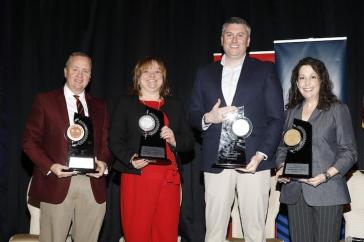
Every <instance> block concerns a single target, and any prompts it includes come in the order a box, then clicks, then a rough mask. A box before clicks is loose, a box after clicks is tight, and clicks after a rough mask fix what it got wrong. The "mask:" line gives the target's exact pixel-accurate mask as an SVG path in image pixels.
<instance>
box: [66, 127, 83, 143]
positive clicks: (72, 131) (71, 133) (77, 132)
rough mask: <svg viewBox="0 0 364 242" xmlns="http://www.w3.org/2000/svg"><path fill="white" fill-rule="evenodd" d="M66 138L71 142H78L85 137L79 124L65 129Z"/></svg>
mask: <svg viewBox="0 0 364 242" xmlns="http://www.w3.org/2000/svg"><path fill="white" fill-rule="evenodd" d="M66 133H67V138H68V139H70V140H72V141H79V140H81V139H82V138H83V137H84V135H85V130H84V129H83V127H82V126H81V125H79V124H72V125H70V126H69V127H68V129H67V132H66Z"/></svg>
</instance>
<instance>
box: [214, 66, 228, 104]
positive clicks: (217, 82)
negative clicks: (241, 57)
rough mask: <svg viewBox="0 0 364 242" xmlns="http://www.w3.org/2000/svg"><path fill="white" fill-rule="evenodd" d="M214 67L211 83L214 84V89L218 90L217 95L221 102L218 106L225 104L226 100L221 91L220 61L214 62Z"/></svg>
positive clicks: (221, 67)
mask: <svg viewBox="0 0 364 242" xmlns="http://www.w3.org/2000/svg"><path fill="white" fill-rule="evenodd" d="M215 67H216V68H214V73H213V74H212V75H211V76H212V77H213V78H214V79H213V80H212V83H213V84H214V85H215V90H216V91H217V92H218V93H217V96H218V97H220V100H221V104H220V107H224V106H226V101H225V98H224V94H223V93H222V89H221V80H222V69H223V66H222V65H221V62H218V63H216V66H215Z"/></svg>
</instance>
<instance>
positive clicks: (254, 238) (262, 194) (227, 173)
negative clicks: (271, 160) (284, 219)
mask: <svg viewBox="0 0 364 242" xmlns="http://www.w3.org/2000/svg"><path fill="white" fill-rule="evenodd" d="M204 177H205V202H206V211H205V213H206V236H205V242H222V241H225V239H226V233H227V227H228V223H229V219H230V213H231V207H232V204H233V201H234V196H235V190H236V192H237V194H238V205H239V212H240V219H241V221H242V227H243V231H244V238H245V241H246V242H265V219H266V215H267V209H268V200H269V190H270V170H265V171H259V172H256V173H255V174H250V173H239V172H237V171H235V170H234V169H224V170H223V171H222V172H221V173H218V174H214V173H207V172H205V173H204Z"/></svg>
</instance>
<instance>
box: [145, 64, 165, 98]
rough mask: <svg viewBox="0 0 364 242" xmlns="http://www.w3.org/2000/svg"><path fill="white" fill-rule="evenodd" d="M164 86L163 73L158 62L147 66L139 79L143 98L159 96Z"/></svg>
mask: <svg viewBox="0 0 364 242" xmlns="http://www.w3.org/2000/svg"><path fill="white" fill-rule="evenodd" d="M162 85H163V72H162V70H161V68H160V67H159V65H158V63H157V62H156V61H152V62H151V64H150V65H148V66H146V67H145V68H144V69H143V70H142V71H141V75H140V78H139V87H140V92H141V95H142V96H145V95H157V94H158V95H159V93H160V90H161V87H162Z"/></svg>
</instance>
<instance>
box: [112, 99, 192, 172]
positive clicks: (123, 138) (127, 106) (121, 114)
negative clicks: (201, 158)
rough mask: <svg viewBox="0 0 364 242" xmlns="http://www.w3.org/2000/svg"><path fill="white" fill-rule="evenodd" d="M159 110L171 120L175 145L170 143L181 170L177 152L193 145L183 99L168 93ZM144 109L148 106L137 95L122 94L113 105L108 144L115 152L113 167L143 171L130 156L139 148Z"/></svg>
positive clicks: (126, 170)
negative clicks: (140, 125)
mask: <svg viewBox="0 0 364 242" xmlns="http://www.w3.org/2000/svg"><path fill="white" fill-rule="evenodd" d="M160 110H161V111H163V112H164V113H166V115H167V117H168V120H169V125H168V126H169V128H171V129H172V130H173V133H174V136H175V139H176V147H173V146H170V147H171V150H172V152H173V153H174V155H175V157H176V161H177V167H178V169H179V170H180V169H181V160H180V158H179V155H178V152H186V151H189V150H192V149H193V147H194V139H193V134H192V131H191V128H190V126H189V124H188V122H187V118H186V114H185V111H184V108H183V104H182V102H181V101H180V100H178V99H176V98H172V97H166V98H165V103H164V105H163V106H162V107H161V108H160ZM144 113H145V106H144V105H143V104H142V103H140V101H139V98H138V97H137V96H121V97H120V98H119V100H118V101H117V103H116V105H115V107H114V109H113V112H112V116H111V122H110V129H109V148H110V150H111V151H112V153H113V154H114V156H115V162H114V164H113V169H115V170H116V171H119V172H121V173H132V174H140V170H138V169H135V168H134V167H133V166H132V164H131V163H130V159H131V157H132V156H133V155H134V154H135V153H138V150H139V144H140V136H141V133H140V130H139V126H138V120H139V118H140V117H141V116H142V115H143V114H144Z"/></svg>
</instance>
